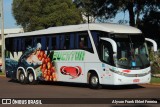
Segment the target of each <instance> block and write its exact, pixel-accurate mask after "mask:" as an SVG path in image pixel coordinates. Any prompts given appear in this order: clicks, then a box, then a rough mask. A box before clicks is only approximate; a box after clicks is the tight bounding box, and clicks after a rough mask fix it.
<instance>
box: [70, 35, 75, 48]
mask: <svg viewBox="0 0 160 107" xmlns="http://www.w3.org/2000/svg"><path fill="white" fill-rule="evenodd" d="M74 37H75V36H74V33H70V49H74V48H75V47H74V42H75V41H74Z"/></svg>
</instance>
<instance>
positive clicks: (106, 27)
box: [6, 23, 142, 38]
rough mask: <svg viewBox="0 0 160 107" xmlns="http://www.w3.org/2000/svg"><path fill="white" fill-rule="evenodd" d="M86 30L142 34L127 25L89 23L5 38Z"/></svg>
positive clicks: (51, 28)
mask: <svg viewBox="0 0 160 107" xmlns="http://www.w3.org/2000/svg"><path fill="white" fill-rule="evenodd" d="M87 30H97V31H105V32H111V33H124V34H125V33H127V34H128V33H129V34H137V33H142V32H141V31H140V30H139V29H137V28H135V27H131V26H128V25H118V24H110V23H90V24H79V25H68V26H59V27H50V28H48V29H43V30H37V31H32V32H25V33H19V34H11V35H7V36H6V38H9V37H20V36H36V35H47V34H56V33H65V32H77V31H87Z"/></svg>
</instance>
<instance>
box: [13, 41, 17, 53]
mask: <svg viewBox="0 0 160 107" xmlns="http://www.w3.org/2000/svg"><path fill="white" fill-rule="evenodd" d="M13 41H14V42H13V51H14V52H16V51H17V39H16V38H14V39H13Z"/></svg>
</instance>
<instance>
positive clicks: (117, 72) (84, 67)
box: [5, 23, 157, 88]
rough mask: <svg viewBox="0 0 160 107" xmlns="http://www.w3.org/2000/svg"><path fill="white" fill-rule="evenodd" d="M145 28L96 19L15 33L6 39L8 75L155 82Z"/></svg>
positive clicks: (31, 79) (26, 79) (28, 79)
mask: <svg viewBox="0 0 160 107" xmlns="http://www.w3.org/2000/svg"><path fill="white" fill-rule="evenodd" d="M146 41H149V42H151V43H152V44H153V49H154V51H157V44H156V42H155V41H154V40H152V39H149V38H145V37H144V35H143V34H142V32H141V31H140V30H139V29H137V28H134V27H131V26H128V25H118V24H109V23H90V24H79V25H68V26H59V27H51V28H48V29H43V30H38V31H32V32H26V33H19V34H11V35H7V36H6V38H5V47H6V48H5V63H6V77H8V78H11V79H16V80H18V81H19V82H20V83H22V84H35V83H36V82H37V81H53V82H58V81H59V82H71V83H86V84H88V85H89V87H90V88H99V86H100V85H128V84H142V83H149V82H150V80H151V67H150V61H149V54H148V49H147V45H146Z"/></svg>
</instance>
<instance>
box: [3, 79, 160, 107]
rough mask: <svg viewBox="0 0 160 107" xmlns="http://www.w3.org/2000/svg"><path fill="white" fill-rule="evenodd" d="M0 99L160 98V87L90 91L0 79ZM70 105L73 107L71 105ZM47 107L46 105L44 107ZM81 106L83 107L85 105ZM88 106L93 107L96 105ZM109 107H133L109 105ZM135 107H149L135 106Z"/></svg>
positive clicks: (81, 86) (79, 87)
mask: <svg viewBox="0 0 160 107" xmlns="http://www.w3.org/2000/svg"><path fill="white" fill-rule="evenodd" d="M0 98H160V86H158V85H134V86H118V87H115V86H103V88H102V89H99V90H92V89H89V88H88V86H87V85H85V84H69V83H40V84H38V85H22V84H19V83H18V82H16V81H11V80H10V79H7V78H5V77H0ZM71 105H72V106H74V105H73V104H71ZM35 106H36V105H35ZM48 106H49V105H46V107H48ZM57 106H60V105H57ZM63 106H67V105H63ZM68 106H69V105H68ZM83 106H84V107H85V105H83ZM88 106H90V107H94V106H97V105H88ZM88 106H87V107H88ZM103 106H104V107H106V104H104V105H101V107H103ZM154 106H155V105H154ZM0 107H1V105H0ZM16 107H17V106H16ZM33 107H34V106H33ZM69 107H70V106H69ZM110 107H134V106H132V105H129V106H126V105H110ZM137 107H150V106H149V105H137Z"/></svg>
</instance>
